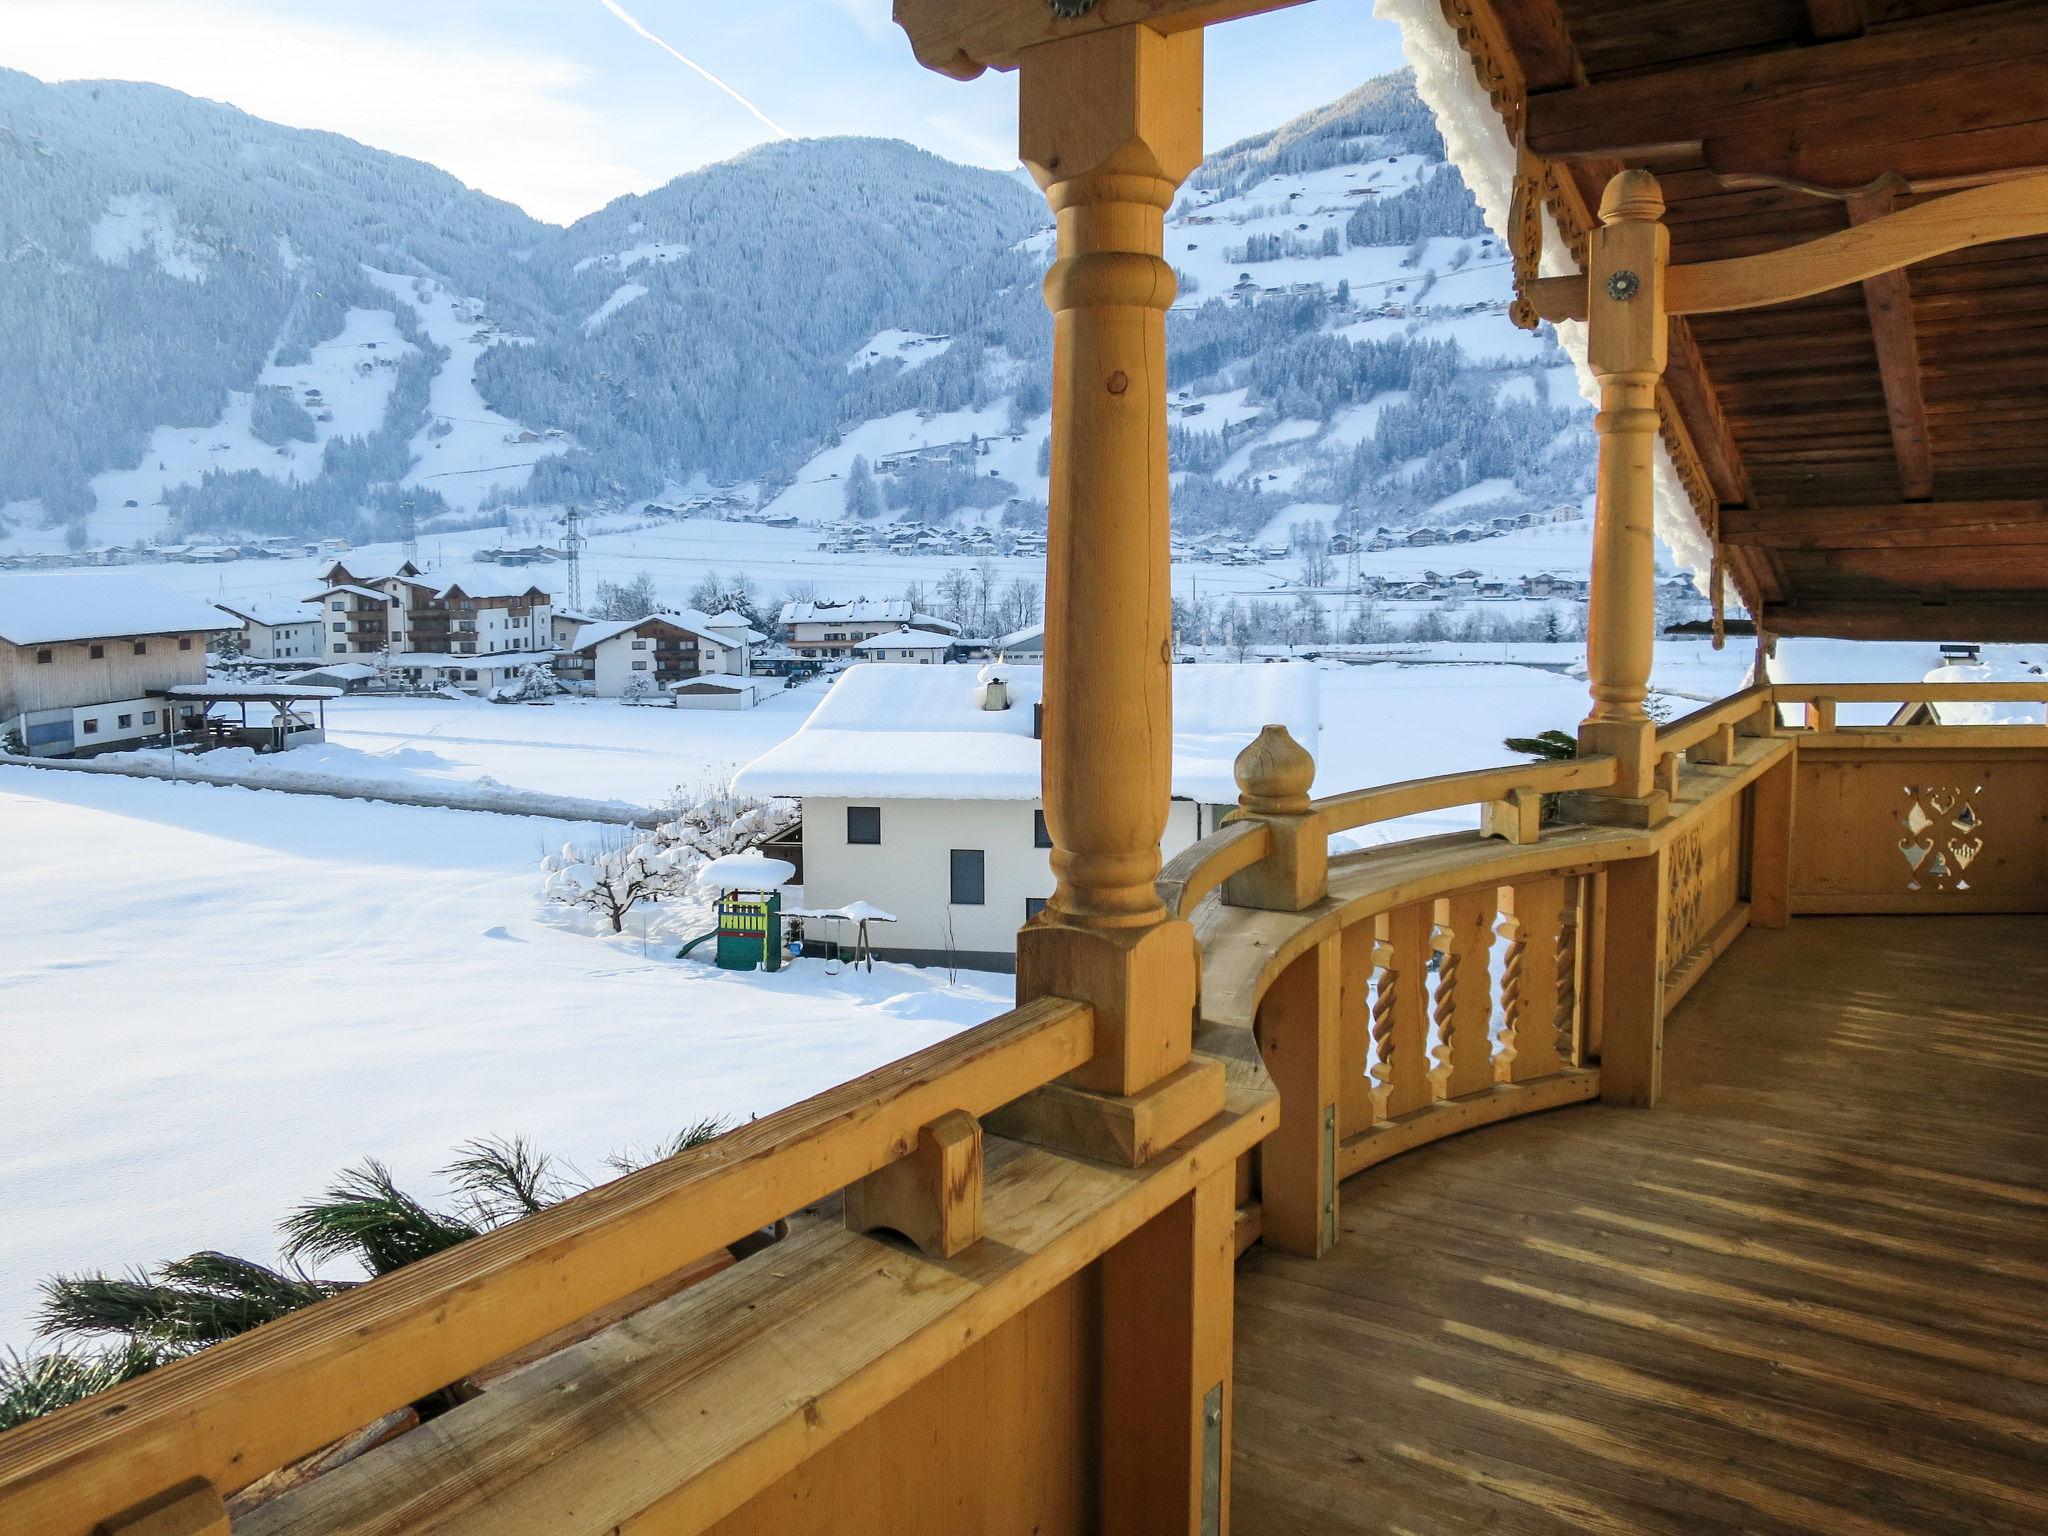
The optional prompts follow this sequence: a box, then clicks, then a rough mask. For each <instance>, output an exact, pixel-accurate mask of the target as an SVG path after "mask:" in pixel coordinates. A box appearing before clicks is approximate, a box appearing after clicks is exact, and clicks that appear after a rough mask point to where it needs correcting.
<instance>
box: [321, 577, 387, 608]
mask: <svg viewBox="0 0 2048 1536" xmlns="http://www.w3.org/2000/svg"><path fill="white" fill-rule="evenodd" d="M337 592H346V593H347V594H348V595H349V596H350V597H367V598H368V599H369V600H370V601H371V602H373V603H388V602H390V601H391V597H390V595H389V594H388V593H384V592H379V591H378V590H377V589H376V588H374V587H359V586H357V585H355V583H353V582H348V581H344V582H341V583H339V584H337V585H335V586H331V587H328V588H326V589H325V590H323V591H320V592H315V593H314V594H313V595H312V596H311V597H309V598H307V599H306V601H307V602H309V603H317V602H319V601H320V599H321V598H323V597H332V596H333V595H334V594H335V593H337Z"/></svg>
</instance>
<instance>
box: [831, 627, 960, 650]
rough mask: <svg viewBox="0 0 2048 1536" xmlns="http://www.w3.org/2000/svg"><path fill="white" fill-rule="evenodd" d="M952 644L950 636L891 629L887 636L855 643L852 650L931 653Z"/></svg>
mask: <svg viewBox="0 0 2048 1536" xmlns="http://www.w3.org/2000/svg"><path fill="white" fill-rule="evenodd" d="M952 643H953V637H952V636H951V635H940V634H934V633H933V632H932V631H931V630H929V629H892V630H890V631H889V632H888V633H887V634H882V635H876V636H874V637H873V638H872V639H868V640H860V641H856V642H855V643H854V647H853V648H854V649H855V650H857V651H869V650H873V651H880V650H887V649H891V648H895V649H902V650H912V651H932V650H943V649H944V648H945V647H947V646H949V645H951V644H952Z"/></svg>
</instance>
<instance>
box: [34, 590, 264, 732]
mask: <svg viewBox="0 0 2048 1536" xmlns="http://www.w3.org/2000/svg"><path fill="white" fill-rule="evenodd" d="M233 627H234V626H233V621H232V620H231V619H230V618H229V617H228V616H227V615H226V614H224V613H222V612H221V610H220V609H218V608H216V607H214V606H213V605H212V604H211V603H207V602H202V601H201V600H200V599H198V598H196V597H188V596H186V595H185V594H184V593H182V592H174V591H172V590H170V589H169V588H167V587H163V586H159V585H158V584H157V583H156V582H153V581H150V580H148V579H147V578H146V577H142V576H136V575H130V574H128V573H126V572H121V573H110V574H106V575H97V574H96V575H90V576H87V575H36V576H4V577H0V736H5V737H8V738H19V743H18V744H19V745H20V746H21V747H22V748H23V749H25V750H26V751H27V752H28V753H29V754H30V755H31V756H34V757H66V756H71V755H74V754H78V755H83V754H87V753H93V752H104V751H109V750H117V749H120V748H123V747H134V746H137V745H140V744H141V743H142V742H143V741H144V740H145V739H147V738H149V737H152V736H154V737H161V736H163V735H164V734H165V732H166V730H167V729H168V728H171V727H172V726H173V725H174V724H178V723H182V722H183V721H184V720H186V719H188V718H190V717H191V716H193V715H196V714H197V713H199V712H200V709H201V707H202V706H199V705H196V704H191V703H180V704H177V705H176V706H173V705H172V704H171V703H170V702H169V701H167V700H166V699H165V698H164V697H163V696H162V695H163V692H164V690H165V689H168V688H172V687H176V686H177V685H179V684H192V683H202V682H204V681H205V680H206V644H207V638H208V636H210V635H211V634H213V633H214V632H216V631H218V630H222V629H230V628H233ZM174 707H175V710H176V713H177V717H178V719H177V721H173V720H172V718H171V717H170V716H169V715H167V714H166V711H168V710H171V709H173V708H174Z"/></svg>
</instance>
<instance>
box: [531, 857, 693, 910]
mask: <svg viewBox="0 0 2048 1536" xmlns="http://www.w3.org/2000/svg"><path fill="white" fill-rule="evenodd" d="M687 861H688V855H687V854H686V852H685V851H684V850H683V849H681V848H680V847H677V846H675V845H674V844H669V843H663V842H661V841H659V840H657V839H655V838H651V837H640V838H634V839H632V840H630V841H629V840H626V839H619V840H617V841H610V840H608V841H606V842H605V843H602V844H598V845H596V846H592V845H589V844H579V843H564V844H563V845H562V846H561V848H560V850H559V851H557V852H555V853H551V854H549V855H547V856H546V857H545V858H543V859H542V860H541V861H540V867H541V896H542V897H543V899H545V900H547V901H550V902H553V903H555V904H556V905H559V906H564V907H574V908H576V909H578V910H579V911H584V912H594V913H596V914H597V915H598V916H600V917H602V918H604V919H605V920H606V921H608V922H609V923H610V924H611V925H612V932H613V933H624V932H625V931H626V914H627V913H629V912H631V911H632V910H633V909H634V908H635V907H637V906H639V905H640V904H641V903H642V902H656V901H659V900H661V898H662V897H663V896H664V895H666V894H668V893H669V892H670V891H672V890H674V889H675V880H676V875H677V872H678V870H679V869H680V868H681V867H682V866H683V865H684V864H686V863H687Z"/></svg>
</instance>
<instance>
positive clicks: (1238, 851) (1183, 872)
mask: <svg viewBox="0 0 2048 1536" xmlns="http://www.w3.org/2000/svg"><path fill="white" fill-rule="evenodd" d="M1272 851H1273V829H1272V828H1271V827H1269V826H1267V825H1266V824H1265V823H1264V822H1263V821H1233V822H1230V823H1229V824H1227V825H1225V826H1222V827H1218V828H1217V829H1216V830H1215V831H1214V832H1211V833H1210V834H1209V835H1208V836H1207V837H1205V838H1203V839H1202V840H1201V841H1200V842H1197V843H1190V844H1189V845H1188V846H1187V847H1185V848H1183V849H1181V851H1180V852H1179V853H1178V854H1176V855H1174V857H1173V858H1172V859H1171V860H1170V861H1169V862H1168V863H1167V865H1166V867H1165V868H1164V869H1162V870H1160V871H1159V878H1158V879H1157V880H1155V881H1153V883H1152V888H1153V890H1155V891H1157V892H1158V893H1159V899H1160V901H1162V902H1163V903H1165V905H1166V910H1167V911H1169V912H1171V913H1173V914H1174V915H1175V916H1176V917H1185V916H1187V914H1188V913H1190V912H1192V911H1194V910H1195V908H1196V907H1198V906H1200V905H1201V903H1202V898H1203V897H1204V896H1207V895H1208V894H1209V893H1210V892H1211V891H1213V890H1215V889H1216V887H1217V886H1219V885H1221V884H1222V883H1223V882H1224V881H1226V880H1228V879H1229V878H1230V877H1231V876H1232V875H1234V874H1237V873H1238V872H1239V871H1241V870H1246V869H1250V868H1251V867H1252V866H1253V865H1254V864H1256V863H1258V862H1259V860H1261V859H1263V858H1265V857H1266V856H1267V855H1268V854H1270V853H1271V852H1272Z"/></svg>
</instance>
